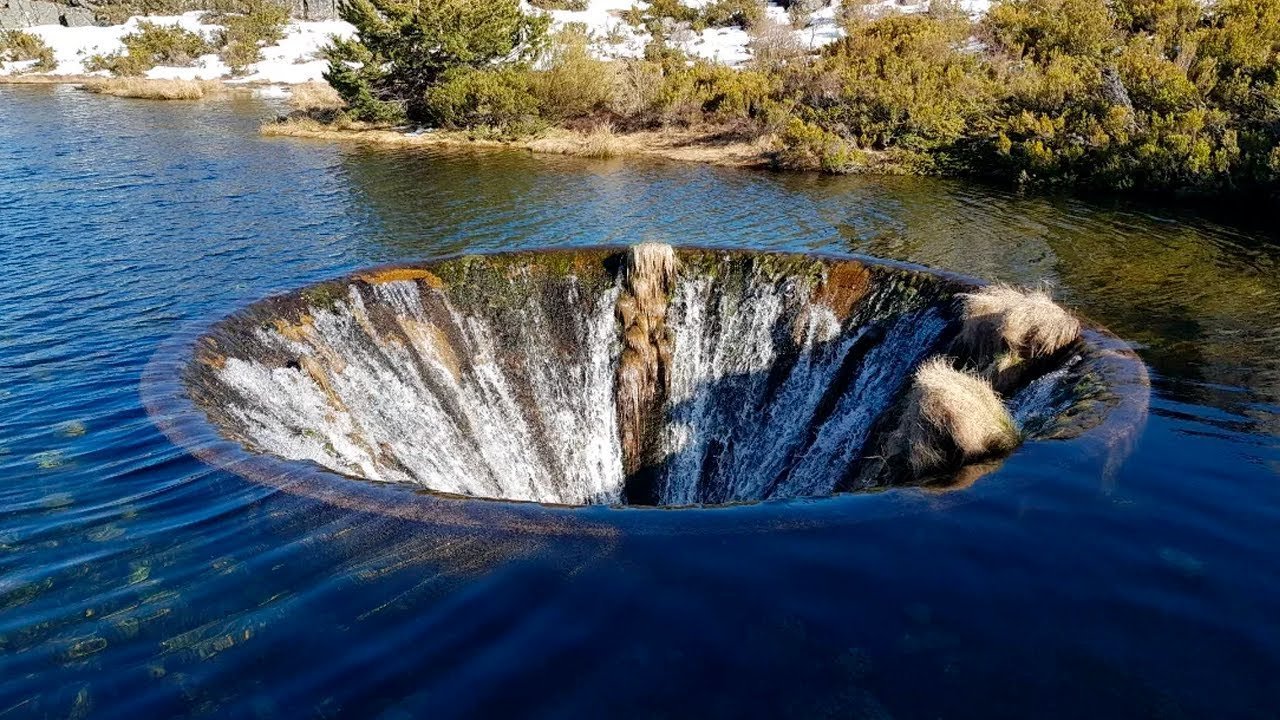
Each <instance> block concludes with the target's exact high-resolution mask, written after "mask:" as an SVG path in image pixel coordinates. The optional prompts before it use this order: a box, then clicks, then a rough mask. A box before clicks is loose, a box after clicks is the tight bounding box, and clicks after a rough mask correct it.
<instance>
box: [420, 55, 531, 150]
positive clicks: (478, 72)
mask: <svg viewBox="0 0 1280 720" xmlns="http://www.w3.org/2000/svg"><path fill="white" fill-rule="evenodd" d="M423 107H424V111H425V118H426V119H427V120H429V121H430V122H431V123H432V124H434V125H436V126H438V127H443V128H449V129H466V130H471V131H473V132H475V133H477V134H479V135H482V136H487V137H516V136H520V135H527V134H530V133H533V132H536V131H537V130H539V129H540V128H541V127H542V123H541V121H540V120H539V113H538V99H537V97H535V96H534V94H533V92H532V90H531V79H530V73H529V71H528V70H526V69H524V68H519V67H503V68H485V69H476V68H472V67H457V68H453V69H451V70H449V71H447V72H445V74H444V75H443V76H442V77H441V78H440V79H439V81H438V82H437V83H436V84H434V85H432V86H431V87H430V88H428V89H427V91H426V94H425V98H424V103H423Z"/></svg>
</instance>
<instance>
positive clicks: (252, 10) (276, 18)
mask: <svg viewBox="0 0 1280 720" xmlns="http://www.w3.org/2000/svg"><path fill="white" fill-rule="evenodd" d="M237 5H238V7H234V8H233V9H231V10H230V11H228V12H223V13H219V14H216V15H214V16H213V17H211V18H210V19H211V20H212V22H215V23H217V24H219V25H221V26H222V31H221V32H219V33H218V44H219V45H220V46H221V49H220V50H219V51H218V56H219V57H221V58H222V61H223V62H224V63H226V64H227V66H228V67H230V68H231V71H232V72H233V73H234V74H236V75H240V74H242V73H243V72H244V71H245V69H246V68H247V67H248V66H249V65H252V64H253V63H256V62H258V61H259V60H261V59H262V48H264V47H267V46H268V45H274V44H275V43H277V42H279V41H280V39H281V38H283V37H284V27H285V25H286V24H288V22H289V10H288V9H287V8H285V7H284V6H283V5H280V4H278V3H276V2H272V0H247V2H243V3H237Z"/></svg>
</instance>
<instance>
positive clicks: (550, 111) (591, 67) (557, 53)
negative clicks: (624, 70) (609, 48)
mask: <svg viewBox="0 0 1280 720" xmlns="http://www.w3.org/2000/svg"><path fill="white" fill-rule="evenodd" d="M531 81H532V84H531V90H532V92H533V94H534V95H535V96H536V97H537V99H538V101H539V103H540V106H541V107H542V109H543V115H544V116H545V117H546V118H547V119H549V120H572V119H575V118H581V117H585V116H588V115H592V114H596V113H599V112H604V111H607V110H608V109H609V108H610V107H611V105H612V104H613V93H614V88H615V86H616V83H617V81H616V78H615V66H614V64H613V63H609V62H605V61H603V60H599V59H597V58H595V57H594V56H592V54H591V51H590V38H589V37H588V36H587V33H586V28H585V27H583V26H581V25H576V24H574V25H569V26H566V27H565V28H564V29H562V30H560V31H559V32H557V33H556V34H555V35H554V36H553V37H552V38H551V47H550V51H549V52H548V54H547V57H546V59H545V68H544V69H543V70H541V71H539V72H536V73H534V74H533V76H532V78H531Z"/></svg>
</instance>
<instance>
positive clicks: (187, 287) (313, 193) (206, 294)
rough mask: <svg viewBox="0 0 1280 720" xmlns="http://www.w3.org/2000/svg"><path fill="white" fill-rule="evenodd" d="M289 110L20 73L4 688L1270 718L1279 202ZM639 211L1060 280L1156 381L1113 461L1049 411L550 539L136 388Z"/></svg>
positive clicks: (209, 710)
mask: <svg viewBox="0 0 1280 720" xmlns="http://www.w3.org/2000/svg"><path fill="white" fill-rule="evenodd" d="M276 110H277V109H276V108H274V107H272V106H271V105H270V104H269V103H266V102H262V101H251V100H237V101H227V102H216V103H213V102H211V103H191V104H186V103H177V104H159V103H148V102H143V101H130V100H120V99H111V98H102V97H97V96H91V95H87V94H85V93H82V92H79V91H77V90H74V89H71V88H36V87H32V88H28V87H12V86H0V720H2V719H7V718H10V717H13V718H27V717H33V718H43V717H50V718H52V717H59V718H61V717H127V718H139V717H146V718H151V717H171V716H215V717H217V716H228V717H252V718H296V717H322V718H330V717H362V718H363V717H385V718H401V717H413V716H430V717H433V718H448V717H469V716H477V715H492V716H513V715H514V716H521V717H526V716H527V717H563V716H567V715H574V716H589V717H600V716H622V717H646V718H649V717H740V716H769V717H801V718H813V717H861V718H921V719H923V718H983V719H989V718H1027V717H1036V718H1080V717H1124V718H1138V717H1151V718H1205V717H1221V718H1274V717H1280V562H1278V556H1280V554H1278V553H1277V550H1276V548H1277V547H1278V546H1280V439H1278V436H1280V236H1277V235H1275V234H1274V230H1267V229H1266V228H1265V227H1264V228H1263V229H1261V230H1258V229H1252V230H1251V229H1249V226H1248V225H1234V224H1228V223H1230V222H1232V221H1233V220H1234V219H1233V218H1231V217H1229V216H1228V217H1226V218H1223V217H1216V214H1215V216H1210V215H1206V214H1204V211H1200V212H1196V211H1192V210H1189V209H1182V208H1167V207H1158V208H1157V207H1150V206H1144V205H1136V204H1129V203H1110V204H1100V203H1099V202H1097V201H1086V200H1079V199H1066V198H1057V197H1048V198H1046V197H1035V196H1020V195H1018V194H1014V193H1010V192H1005V191H1002V190H999V189H992V188H987V187H982V186H976V185H973V184H967V183H961V182H951V181H942V180H930V179H911V178H822V177H816V176H800V175H775V174H767V173H757V172H741V171H734V170H727V169H717V168H710V167H703V166H697V165H678V164H663V163H652V164H650V163H643V162H641V163H636V162H630V163H624V162H620V161H619V162H615V161H588V160H578V159H569V158H553V157H540V156H531V155H526V154H523V153H518V152H498V153H493V152H489V153H477V154H471V153H465V152H451V153H442V152H435V153H430V152H422V151H412V152H411V151H388V150H386V149H370V148H361V147H357V146H343V145H335V144H326V143H313V142H305V141H294V140H279V139H266V138H261V137H260V136H258V134H257V127H258V125H259V123H260V122H261V121H262V120H263V119H264V118H267V117H270V116H272V115H273V114H274V113H275V112H276ZM1258 211H1259V213H1264V212H1266V209H1265V208H1259V209H1258ZM1214 217H1216V219H1214ZM1255 227H1256V226H1255ZM1269 233H1272V234H1269ZM641 240H655V241H664V242H671V243H677V244H698V245H712V246H726V247H748V248H770V249H781V250H791V251H822V252H828V253H866V254H872V255H878V256H882V257H887V258H892V259H897V260H906V261H911V262H916V263H922V264H926V265H931V266H935V267H940V268H945V269H948V270H954V271H958V272H962V273H966V274H969V275H973V276H978V277H982V278H985V279H989V280H1007V281H1013V282H1024V283H1031V282H1038V281H1047V282H1050V283H1052V284H1053V285H1054V286H1055V287H1056V294H1057V295H1058V297H1059V298H1061V299H1062V300H1063V301H1065V302H1066V303H1068V304H1069V305H1071V306H1073V307H1075V308H1078V309H1079V310H1080V311H1081V312H1083V313H1084V314H1086V315H1087V316H1089V317H1090V318H1091V319H1093V320H1095V321H1097V322H1099V323H1101V324H1103V325H1106V326H1108V327H1109V328H1111V329H1112V330H1113V331H1114V332H1116V333H1117V334H1118V335H1120V336H1122V337H1124V338H1127V339H1129V340H1131V341H1132V342H1133V343H1134V345H1135V347H1136V348H1137V349H1138V351H1139V353H1140V355H1141V356H1142V358H1143V359H1144V360H1145V361H1146V363H1147V364H1148V366H1149V368H1150V370H1151V374H1152V385H1153V395H1152V401H1151V412H1150V415H1149V417H1148V419H1147V421H1146V424H1145V426H1144V428H1143V430H1142V432H1141V434H1140V436H1139V437H1138V441H1137V444H1136V447H1135V449H1134V451H1133V453H1132V454H1131V455H1130V456H1129V457H1128V459H1127V460H1126V461H1125V462H1124V463H1123V465H1120V466H1119V467H1115V468H1111V469H1110V470H1109V471H1107V472H1098V471H1096V470H1092V471H1089V472H1082V471H1081V470H1080V469H1079V468H1080V465H1079V464H1078V463H1076V462H1075V461H1074V459H1073V458H1071V457H1067V456H1065V455H1064V454H1062V453H1055V452H1054V451H1053V449H1052V448H1051V447H1050V448H1049V449H1047V450H1043V451H1038V452H1036V453H1026V454H1020V455H1018V456H1016V457H1015V458H1013V459H1012V460H1010V461H1009V462H1007V463H1006V464H1005V465H1004V466H1003V467H1002V468H1001V469H1000V470H998V471H997V472H995V473H993V474H991V475H988V476H986V477H984V478H983V479H981V480H980V481H979V482H978V483H977V484H976V485H975V486H974V487H973V488H970V489H968V490H964V491H961V492H957V493H950V494H947V495H930V494H927V493H923V492H920V491H914V490H902V491H892V492H887V493H882V494H879V495H875V496H856V497H855V496H845V497H839V498H834V499H829V500H821V501H806V502H805V503H803V505H804V508H805V514H804V517H805V518H806V522H784V520H785V519H786V518H789V517H794V516H795V515H794V511H795V509H796V507H797V505H796V504H795V503H777V504H764V505H757V506H751V507H747V508H726V509H722V510H716V511H710V512H714V513H719V514H718V515H716V516H715V517H716V518H717V519H716V520H714V521H713V522H708V523H704V524H702V525H699V527H698V529H697V531H695V532H647V531H646V526H647V525H648V524H650V523H653V524H656V525H661V526H663V527H669V528H678V527H679V525H680V522H681V521H680V516H679V513H680V512H681V511H657V510H648V511H645V510H608V509H593V510H584V511H583V512H590V513H594V514H595V517H596V519H598V520H600V521H601V522H602V523H604V524H606V525H609V526H610V527H612V528H613V530H612V531H611V532H609V533H604V534H599V535H595V536H591V537H581V536H565V537H557V536H531V535H526V534H522V533H521V532H519V531H517V530H513V529H511V528H501V527H495V528H471V529H467V530H463V531H453V532H447V533H442V532H439V531H437V530H436V529H434V528H432V527H430V526H429V525H424V524H422V523H415V522H409V521H404V520H396V519H392V518H388V517H385V516H381V515H377V514H368V513H362V512H357V511H352V510H343V509H341V508H339V507H335V506H333V505H328V504H324V503H321V502H318V501H316V500H311V499H307V498H302V497H298V496H296V495H293V494H290V493H286V492H281V491H279V490H277V489H273V488H269V487H265V486H262V485H257V484H253V483H250V482H248V481H246V480H244V479H242V478H241V477H239V476H237V475H235V474H232V473H229V472H227V471H224V470H218V469H214V468H211V467H209V466H206V465H204V464H203V463H201V462H200V461H198V460H196V459H194V458H192V457H191V456H189V455H188V454H186V453H185V452H184V451H183V450H181V449H179V448H177V447H175V446H174V445H173V444H171V443H170V442H169V441H168V440H167V439H166V438H165V437H164V436H163V435H162V434H161V433H160V432H159V431H158V430H157V429H156V427H155V426H154V425H153V424H152V422H151V420H150V419H149V418H148V416H147V414H146V411H145V410H144V409H143V406H142V402H141V400H140V397H139V381H140V377H141V375H142V372H143V370H144V368H145V367H146V365H147V363H148V361H149V360H150V359H151V357H152V356H153V355H154V354H155V352H156V351H157V348H159V347H161V346H162V345H163V344H164V343H165V341H166V340H168V339H169V338H171V337H173V336H174V335H176V334H178V333H182V332H185V331H187V330H188V329H189V328H191V327H193V326H199V325H201V324H204V323H207V322H209V321H210V320H212V319H214V318H217V317H220V316H223V315H225V314H227V313H229V312H231V311H233V310H235V309H237V308H240V307H243V306H244V305H246V304H248V303H249V302H252V301H253V300H256V299H258V298H261V297H263V296H265V295H268V294H271V293H273V292H279V291H283V290H288V289H292V288H295V287H298V286H300V285H303V284H306V283H308V282H313V281H316V280H320V279H324V278H328V277H332V276H336V275H339V274H342V273H344V272H347V271H350V270H353V269H356V268H360V267H364V266H369V265H375V264H380V263H387V262H392V261H404V260H419V259H424V258H429V257H434V256H439V255H444V254H449V253H456V252H460V251H465V250H471V249H476V250H486V251H491V250H496V249H503V248H516V247H519V248H528V247H552V246H564V245H592V244H600V243H610V244H619V243H631V242H636V241H641ZM708 514H710V513H708ZM615 517H616V518H617V521H616V522H615V521H614V519H613V518H615ZM771 519H778V522H771ZM762 520H763V521H762Z"/></svg>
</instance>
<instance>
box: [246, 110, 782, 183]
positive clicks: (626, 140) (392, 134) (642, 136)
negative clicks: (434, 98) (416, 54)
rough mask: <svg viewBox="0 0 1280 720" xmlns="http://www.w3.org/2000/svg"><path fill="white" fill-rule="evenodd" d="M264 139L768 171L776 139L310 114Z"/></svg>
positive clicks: (277, 125) (271, 127) (274, 125)
mask: <svg viewBox="0 0 1280 720" xmlns="http://www.w3.org/2000/svg"><path fill="white" fill-rule="evenodd" d="M259 132H260V133H261V134H262V135H263V136H265V137H293V138H304V139H310V140H326V141H333V142H350V143H357V144H365V145H373V146H378V147H435V148H458V149H485V150H501V149H506V150H527V151H529V152H533V153H537V154H542V155H565V156H572V157H588V158H595V159H614V158H636V157H647V158H656V159H661V160H672V161H677V162H689V163H700V164H703V165H713V166H717V167H730V168H738V169H757V170H762V169H769V168H770V167H771V162H770V158H769V157H768V152H769V151H770V150H771V149H772V138H770V137H768V136H766V137H762V138H760V139H758V140H755V141H744V140H726V139H724V138H723V133H722V132H721V131H718V130H716V129H705V128H704V129H697V128H691V129H673V128H667V129H662V130H641V131H638V132H629V133H613V132H612V131H611V130H607V129H605V130H596V131H592V132H586V133H584V132H578V131H575V130H568V129H565V128H552V129H549V130H547V131H545V132H543V133H541V134H539V135H537V136H535V137H530V138H518V139H511V140H493V139H485V138H475V137H472V136H470V135H469V134H468V133H466V132H465V131H455V130H432V131H424V132H417V133H410V132H404V131H401V130H395V129H389V128H377V127H358V126H356V127H347V128H340V127H334V126H332V125H325V124H323V123H320V122H318V121H315V120H311V119H307V118H302V119H299V118H292V119H286V120H278V121H274V122H268V123H265V124H263V126H262V127H261V129H260V131H259Z"/></svg>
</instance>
